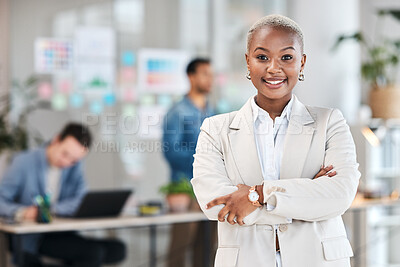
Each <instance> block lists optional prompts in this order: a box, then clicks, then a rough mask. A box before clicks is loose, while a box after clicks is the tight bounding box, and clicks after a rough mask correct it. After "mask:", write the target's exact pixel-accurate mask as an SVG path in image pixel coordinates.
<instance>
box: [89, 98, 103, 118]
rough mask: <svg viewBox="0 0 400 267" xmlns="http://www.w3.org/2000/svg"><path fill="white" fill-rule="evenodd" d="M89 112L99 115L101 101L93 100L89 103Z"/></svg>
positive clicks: (101, 105) (101, 110)
mask: <svg viewBox="0 0 400 267" xmlns="http://www.w3.org/2000/svg"><path fill="white" fill-rule="evenodd" d="M89 108H90V112H91V113H94V114H96V115H99V114H100V113H101V112H103V103H102V102H101V101H93V102H91V103H90V107H89Z"/></svg>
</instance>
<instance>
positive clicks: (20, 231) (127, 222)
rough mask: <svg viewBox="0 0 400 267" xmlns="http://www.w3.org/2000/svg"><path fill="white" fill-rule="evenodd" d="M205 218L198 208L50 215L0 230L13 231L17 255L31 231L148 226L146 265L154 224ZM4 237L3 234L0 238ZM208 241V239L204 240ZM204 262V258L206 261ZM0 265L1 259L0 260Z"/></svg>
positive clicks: (153, 243)
mask: <svg viewBox="0 0 400 267" xmlns="http://www.w3.org/2000/svg"><path fill="white" fill-rule="evenodd" d="M198 221H208V219H207V217H206V216H205V215H204V214H203V213H202V212H189V213H177V214H165V215H159V216H153V217H133V216H121V217H117V218H96V219H71V218H54V220H53V221H52V222H51V223H50V224H38V223H23V224H16V225H12V224H0V233H2V234H5V233H8V234H14V235H16V238H17V251H16V252H15V253H16V254H17V255H21V253H22V246H21V237H22V236H23V235H24V234H35V233H52V232H63V231H87V230H99V229H120V228H136V227H149V228H150V255H149V256H150V266H151V267H153V266H156V264H157V257H156V256H157V253H156V238H157V233H156V227H157V226H159V225H166V224H175V223H187V222H198ZM207 230H208V233H206V234H205V242H207V241H208V240H209V239H208V238H209V235H210V232H209V229H207ZM3 240H4V238H3ZM207 244H208V243H207ZM204 253H205V254H206V255H207V253H210V248H209V246H206V249H205V251H204ZM17 258H18V265H19V266H23V257H18V256H17ZM206 262H208V261H206ZM0 264H2V265H1V266H3V265H5V263H2V262H0Z"/></svg>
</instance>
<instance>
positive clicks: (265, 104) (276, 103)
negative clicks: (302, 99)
mask: <svg viewBox="0 0 400 267" xmlns="http://www.w3.org/2000/svg"><path fill="white" fill-rule="evenodd" d="M291 98H292V95H291V94H290V95H287V96H284V97H282V98H280V99H271V98H267V97H265V96H264V95H262V94H260V93H258V94H257V96H256V99H255V101H256V104H257V105H258V106H259V107H260V108H262V109H263V110H265V111H266V112H268V114H269V116H270V117H271V119H272V120H274V121H275V118H276V117H279V116H280V115H281V114H282V112H283V110H284V109H285V107H286V105H287V104H288V103H289V101H290V99H291Z"/></svg>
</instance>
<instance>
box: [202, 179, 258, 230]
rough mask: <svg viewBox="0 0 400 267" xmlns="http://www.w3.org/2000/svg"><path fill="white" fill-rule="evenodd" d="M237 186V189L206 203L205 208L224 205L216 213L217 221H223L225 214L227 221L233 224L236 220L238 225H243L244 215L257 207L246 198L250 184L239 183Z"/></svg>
mask: <svg viewBox="0 0 400 267" xmlns="http://www.w3.org/2000/svg"><path fill="white" fill-rule="evenodd" d="M237 187H238V190H237V191H235V192H233V193H232V194H229V195H226V196H222V197H218V198H215V199H214V200H212V201H210V202H209V203H208V204H207V206H206V208H207V209H210V208H212V207H214V206H217V205H221V204H224V205H225V207H223V208H222V209H221V211H220V212H219V213H218V221H220V222H224V221H225V216H226V215H228V217H227V218H226V220H227V222H228V223H230V224H232V225H233V224H235V223H236V222H237V223H238V224H239V225H244V222H243V219H244V217H246V216H247V215H249V214H250V213H252V212H253V211H254V210H255V209H256V208H257V207H256V206H254V205H253V204H252V203H251V202H250V201H249V199H248V195H249V189H250V186H248V185H243V184H239V185H237ZM235 217H236V220H235Z"/></svg>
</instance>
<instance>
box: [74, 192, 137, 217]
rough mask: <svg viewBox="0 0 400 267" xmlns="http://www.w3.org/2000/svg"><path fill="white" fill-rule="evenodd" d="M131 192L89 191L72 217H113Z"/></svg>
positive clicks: (117, 213)
mask: <svg viewBox="0 0 400 267" xmlns="http://www.w3.org/2000/svg"><path fill="white" fill-rule="evenodd" d="M132 192H133V190H128V189H123V190H112V191H111V190H110V191H90V192H88V193H86V195H85V197H84V198H83V199H82V202H81V204H80V206H79V208H78V209H77V211H76V212H75V214H74V215H73V217H74V218H94V217H114V216H118V215H119V214H120V213H121V210H122V208H123V207H124V205H125V202H126V200H127V199H128V197H129V196H130V195H131V194H132Z"/></svg>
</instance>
